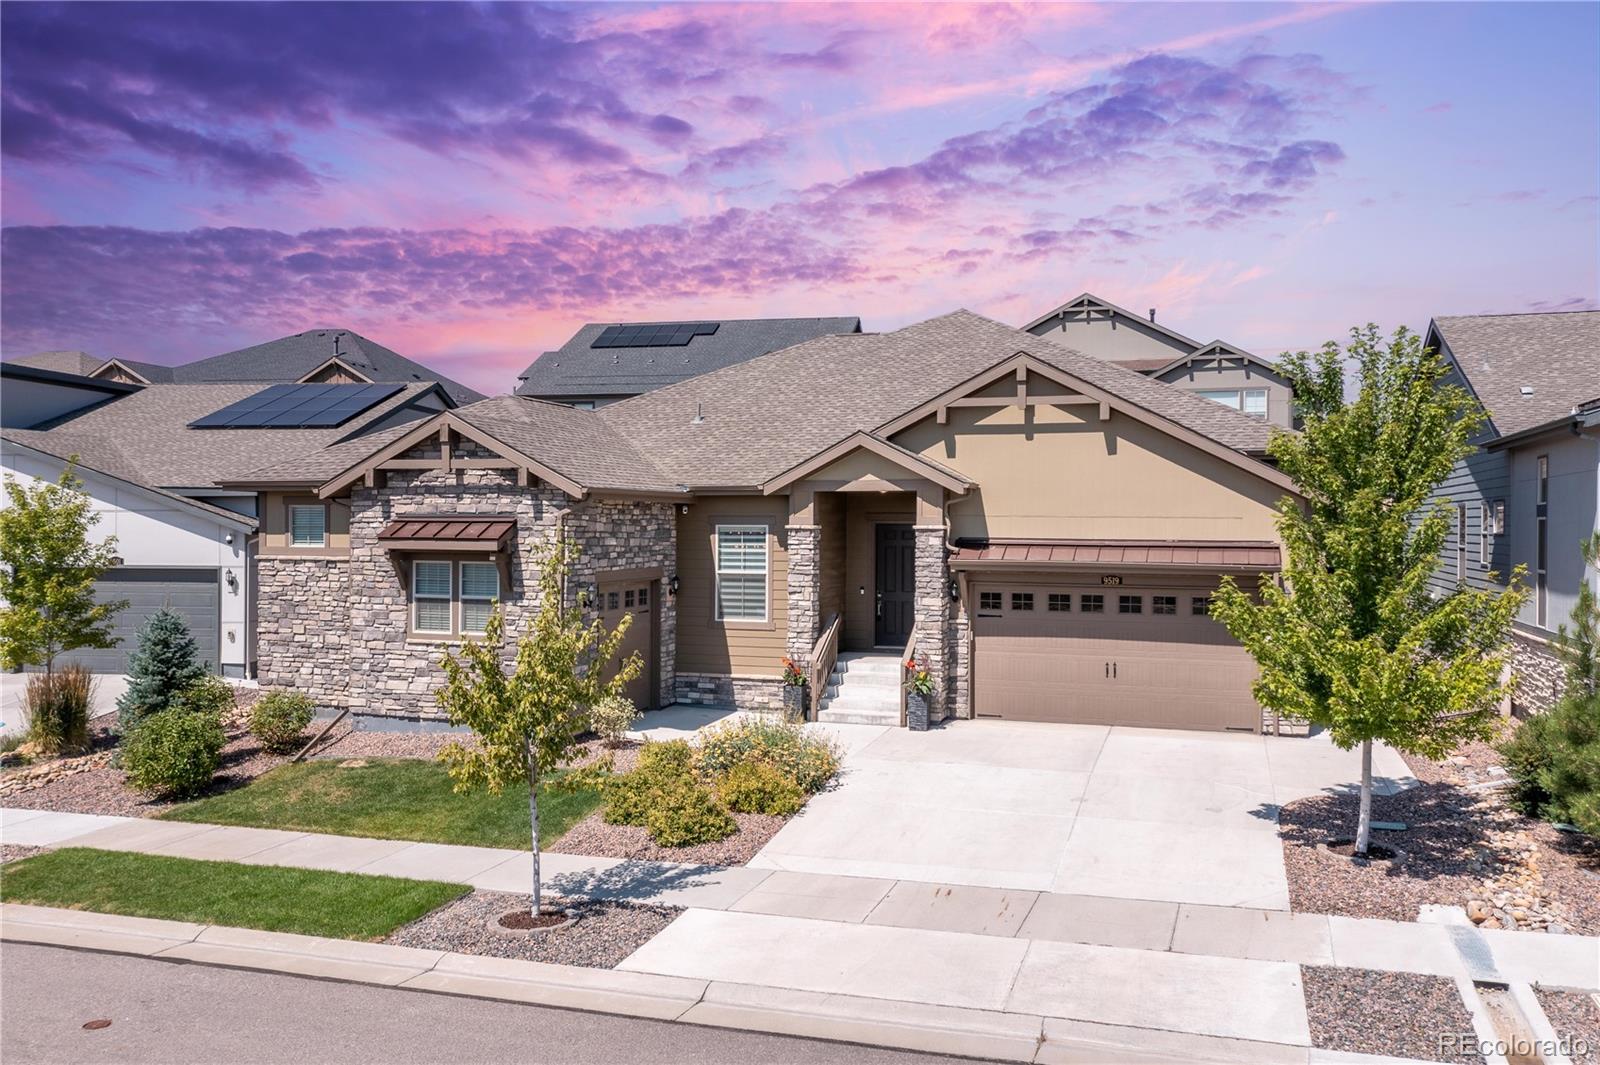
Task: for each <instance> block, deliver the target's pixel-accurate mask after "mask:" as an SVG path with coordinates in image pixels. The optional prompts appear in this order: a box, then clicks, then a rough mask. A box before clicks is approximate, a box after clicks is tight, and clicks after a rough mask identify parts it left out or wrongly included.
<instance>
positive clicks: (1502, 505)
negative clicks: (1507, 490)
mask: <svg viewBox="0 0 1600 1065" xmlns="http://www.w3.org/2000/svg"><path fill="white" fill-rule="evenodd" d="M1494 534H1495V535H1496V536H1504V535H1505V534H1506V501H1505V500H1504V499H1496V500H1495V501H1494Z"/></svg>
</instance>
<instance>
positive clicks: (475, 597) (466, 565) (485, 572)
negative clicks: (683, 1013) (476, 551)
mask: <svg viewBox="0 0 1600 1065" xmlns="http://www.w3.org/2000/svg"><path fill="white" fill-rule="evenodd" d="M499 598H500V570H499V568H498V567H497V566H495V564H494V563H493V562H463V563H461V631H462V632H470V633H474V634H477V633H481V632H483V631H484V630H485V629H487V628H488V627H489V615H490V614H492V613H493V612H494V604H495V600H497V599H499Z"/></svg>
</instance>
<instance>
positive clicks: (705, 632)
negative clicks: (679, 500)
mask: <svg viewBox="0 0 1600 1065" xmlns="http://www.w3.org/2000/svg"><path fill="white" fill-rule="evenodd" d="M788 520H789V500H788V497H787V496H702V497H699V498H697V499H696V500H695V501H694V502H693V503H691V504H690V505H689V513H687V514H684V513H682V512H681V511H680V513H679V514H678V601H677V607H678V671H679V672H680V673H717V674H742V675H746V676H772V677H776V676H778V674H779V672H780V671H781V668H782V667H781V666H780V664H779V659H781V658H782V657H783V655H784V643H785V640H786V638H787V628H788V621H789V583H788V574H789V554H788V550H787V545H786V541H785V534H784V526H785V525H786V524H787V523H788ZM732 522H764V523H765V524H766V525H767V527H768V529H769V530H770V535H769V538H768V540H767V546H768V557H769V566H770V569H769V580H768V588H767V593H768V603H767V606H768V620H767V622H766V623H764V624H755V623H749V624H731V625H730V624H724V623H723V622H721V621H718V620H717V619H716V611H715V609H714V597H715V590H716V569H715V562H714V560H713V555H712V542H711V541H712V535H713V527H714V526H715V525H717V524H719V523H721V524H728V523H732Z"/></svg>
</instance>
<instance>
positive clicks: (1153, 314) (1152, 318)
mask: <svg viewBox="0 0 1600 1065" xmlns="http://www.w3.org/2000/svg"><path fill="white" fill-rule="evenodd" d="M1155 320H1156V309H1155V308H1154V307H1151V308H1150V322H1151V324H1152V325H1153V324H1155Z"/></svg>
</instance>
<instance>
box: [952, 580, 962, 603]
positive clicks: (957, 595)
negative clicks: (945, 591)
mask: <svg viewBox="0 0 1600 1065" xmlns="http://www.w3.org/2000/svg"><path fill="white" fill-rule="evenodd" d="M950 598H951V599H952V600H954V601H956V602H960V601H961V581H960V580H959V579H958V578H955V577H951V578H950Z"/></svg>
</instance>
